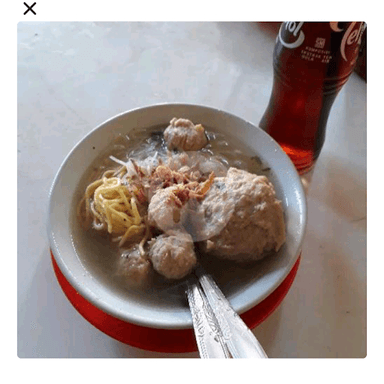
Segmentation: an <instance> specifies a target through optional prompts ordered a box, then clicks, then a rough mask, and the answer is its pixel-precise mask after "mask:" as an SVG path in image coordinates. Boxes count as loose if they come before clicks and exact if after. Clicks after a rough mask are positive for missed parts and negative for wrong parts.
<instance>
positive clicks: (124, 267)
mask: <svg viewBox="0 0 384 384" xmlns="http://www.w3.org/2000/svg"><path fill="white" fill-rule="evenodd" d="M118 263H119V265H118V274H119V275H122V276H124V277H126V278H127V282H128V283H129V284H130V285H134V286H140V285H144V284H147V283H148V281H149V280H150V276H151V273H152V266H151V262H150V261H149V259H148V258H147V257H146V256H142V255H141V254H140V251H139V248H138V246H137V245H136V246H133V247H131V248H130V249H128V250H126V251H124V252H123V253H122V255H121V257H120V259H119V261H118Z"/></svg>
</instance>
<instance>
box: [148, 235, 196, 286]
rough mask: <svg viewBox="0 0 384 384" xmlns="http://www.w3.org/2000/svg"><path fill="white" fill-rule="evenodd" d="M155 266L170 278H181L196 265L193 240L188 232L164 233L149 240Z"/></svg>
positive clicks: (150, 254) (151, 257)
mask: <svg viewBox="0 0 384 384" xmlns="http://www.w3.org/2000/svg"><path fill="white" fill-rule="evenodd" d="M148 255H149V258H150V259H151V261H152V265H153V268H154V269H155V270H156V271H157V272H159V273H160V274H161V275H163V276H165V277H166V278H168V279H181V278H183V277H185V276H186V275H188V274H189V273H190V272H191V271H192V269H193V267H194V266H195V265H196V254H195V250H194V244H193V240H192V238H191V236H190V235H188V234H187V233H181V232H177V233H174V234H171V235H167V234H163V235H160V236H158V237H156V238H154V239H152V240H151V241H150V242H149V252H148Z"/></svg>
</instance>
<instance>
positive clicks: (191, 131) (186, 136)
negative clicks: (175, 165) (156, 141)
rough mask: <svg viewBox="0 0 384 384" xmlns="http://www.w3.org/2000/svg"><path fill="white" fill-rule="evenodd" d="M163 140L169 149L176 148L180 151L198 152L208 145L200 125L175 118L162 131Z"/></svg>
mask: <svg viewBox="0 0 384 384" xmlns="http://www.w3.org/2000/svg"><path fill="white" fill-rule="evenodd" d="M164 139H165V141H166V143H167V146H168V148H169V149H173V148H177V149H179V150H182V151H198V150H199V149H201V148H203V147H205V146H206V145H207V143H208V139H207V136H206V135H205V130H204V127H203V126H202V125H201V124H198V125H195V124H193V123H192V121H190V120H188V119H177V118H176V117H174V118H173V119H172V120H171V121H170V125H169V126H168V127H167V129H166V130H165V131H164Z"/></svg>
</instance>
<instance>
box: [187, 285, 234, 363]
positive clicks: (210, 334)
mask: <svg viewBox="0 0 384 384" xmlns="http://www.w3.org/2000/svg"><path fill="white" fill-rule="evenodd" d="M187 297H188V303H189V307H190V310H191V314H192V323H193V328H194V331H195V337H196V343H197V347H198V349H199V354H200V357H201V358H203V359H208V358H230V357H231V356H230V353H229V351H228V347H227V346H226V345H225V343H224V339H223V335H222V334H221V331H220V327H219V324H218V322H217V319H216V317H215V315H214V314H213V312H212V309H211V307H210V306H209V304H208V302H207V299H206V297H205V295H204V293H203V291H202V289H201V288H200V286H199V283H197V282H188V283H187Z"/></svg>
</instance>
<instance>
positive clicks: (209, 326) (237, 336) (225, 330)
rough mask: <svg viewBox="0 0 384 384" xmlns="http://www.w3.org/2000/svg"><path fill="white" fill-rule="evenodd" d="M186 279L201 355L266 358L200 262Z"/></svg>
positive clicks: (259, 345)
mask: <svg viewBox="0 0 384 384" xmlns="http://www.w3.org/2000/svg"><path fill="white" fill-rule="evenodd" d="M195 275H196V276H197V280H196V279H195V280H194V281H192V280H189V282H188V284H187V297H188V302H189V307H190V309H191V314H192V322H193V328H194V331H195V336H196V342H197V346H198V349H199V353H200V356H201V357H202V358H231V357H232V358H267V357H268V356H267V354H266V353H265V351H264V349H263V347H262V346H261V344H260V343H259V342H258V340H257V339H256V337H255V336H254V334H253V333H252V332H251V330H250V329H249V328H248V327H247V325H246V324H245V323H244V322H243V320H242V319H241V317H240V316H239V315H238V314H237V313H236V312H235V311H234V310H233V308H232V307H231V305H230V303H229V301H228V300H227V299H226V298H225V296H224V294H223V293H222V292H221V290H220V288H219V287H218V286H217V284H216V283H215V281H214V280H213V278H212V276H211V275H209V274H208V273H207V272H206V271H205V270H204V269H203V267H202V266H198V267H197V268H196V270H195Z"/></svg>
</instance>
